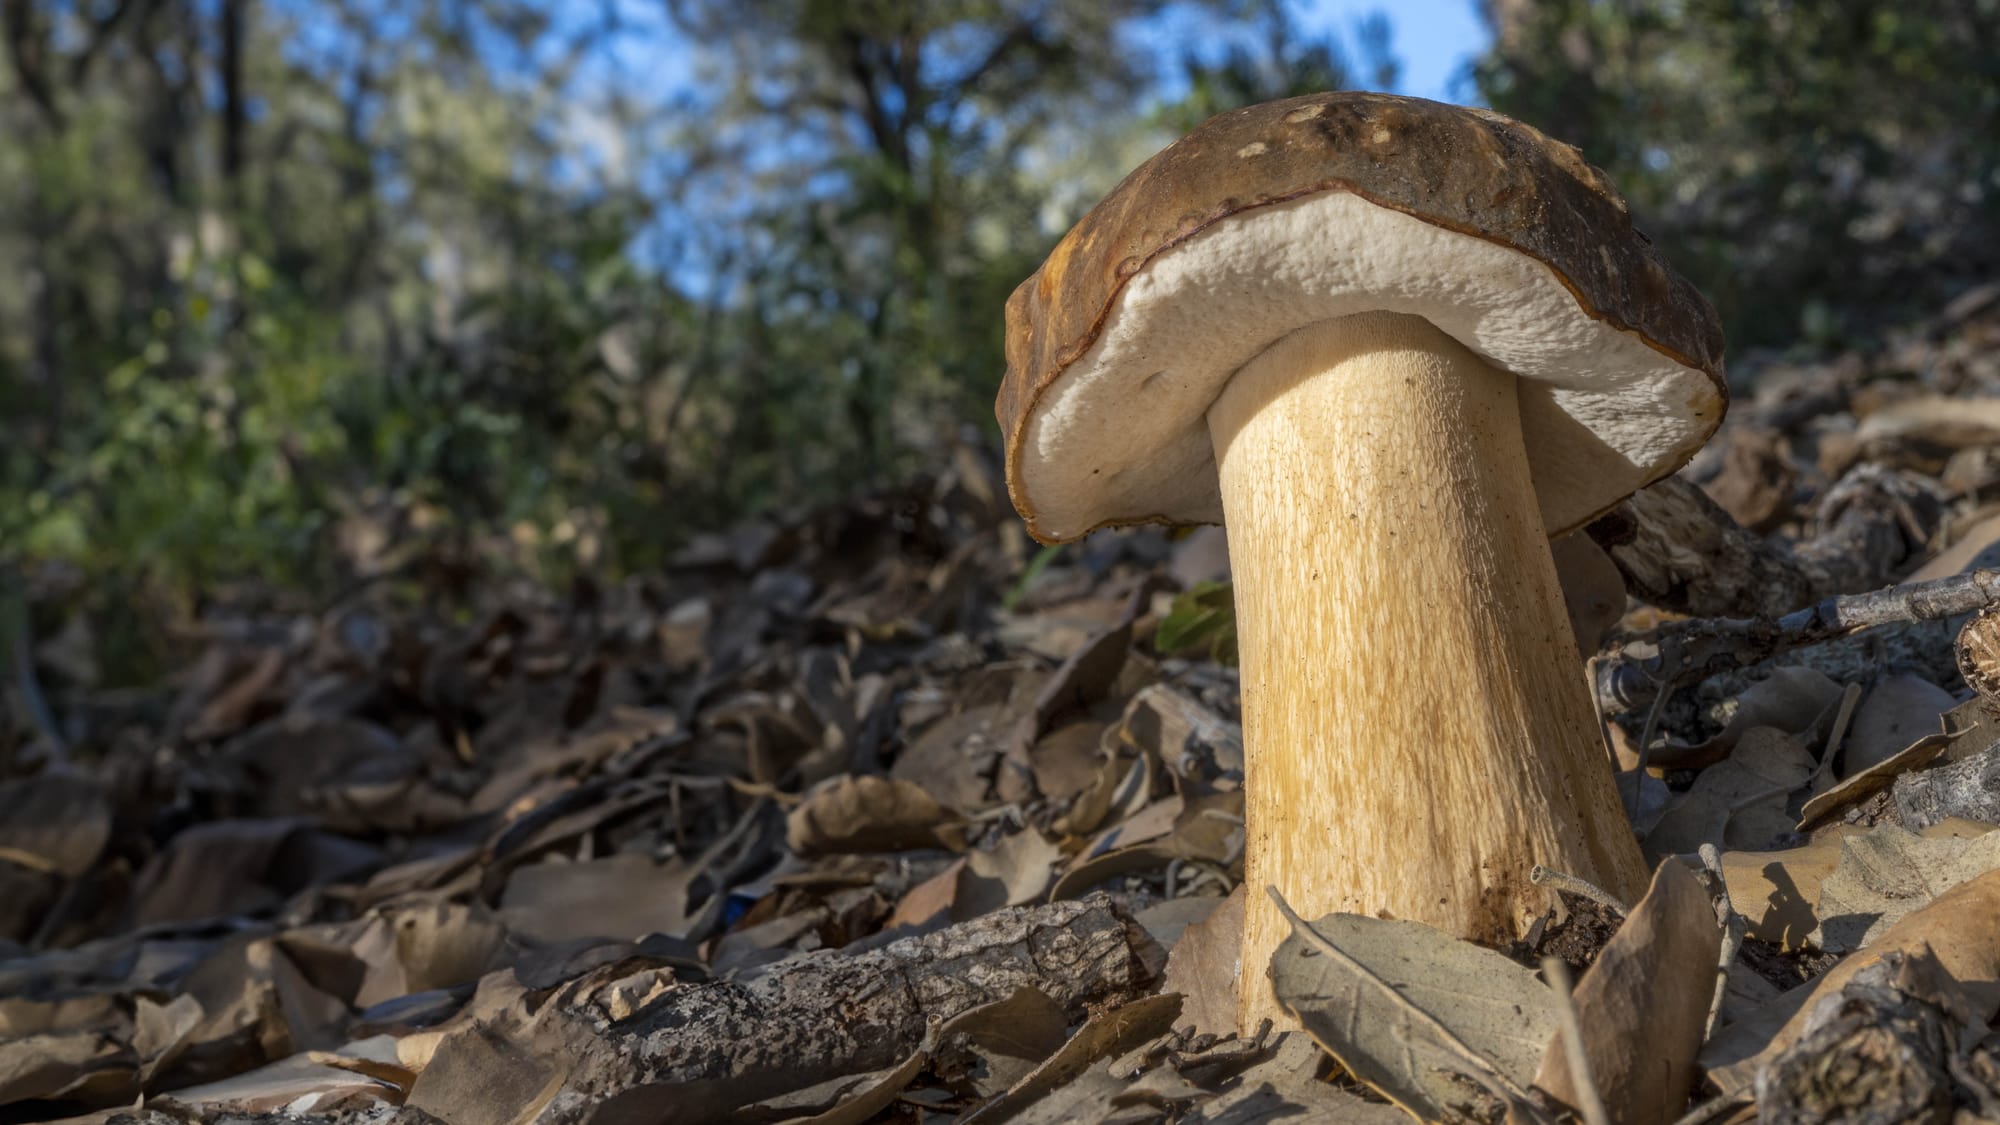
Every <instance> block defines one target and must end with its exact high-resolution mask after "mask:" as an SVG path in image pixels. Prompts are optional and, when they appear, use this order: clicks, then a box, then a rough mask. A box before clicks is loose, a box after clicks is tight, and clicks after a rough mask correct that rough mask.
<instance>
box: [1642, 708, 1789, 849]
mask: <svg viewBox="0 0 2000 1125" xmlns="http://www.w3.org/2000/svg"><path fill="white" fill-rule="evenodd" d="M1812 771H1813V759H1812V755H1811V754H1810V753H1809V752H1807V750H1806V748H1805V747H1804V746H1802V745H1800V744H1799V742H1798V740H1797V739H1796V738H1794V737H1793V736H1792V735H1790V734H1787V733H1786V732H1784V731H1782V730H1779V729H1777V728H1775V727H1753V728H1751V729H1750V730H1748V731H1745V732H1743V734H1742V736H1741V737H1740V738H1738V739H1737V742H1736V745H1735V747H1734V748H1733V749H1732V750H1731V751H1730V753H1729V758H1728V759H1727V760H1726V761H1722V762H1717V763H1716V764H1714V765H1712V766H1710V767H1708V768H1707V769H1705V770H1703V771H1701V775H1700V776H1698V777H1696V778H1695V782H1694V785H1693V786H1692V787H1690V788H1689V789H1688V791H1687V792H1686V793H1683V794H1681V796H1680V798H1679V799H1678V800H1676V801H1675V802H1674V803H1672V804H1670V805H1669V806H1667V811H1666V812H1665V813H1664V814H1663V815H1662V816H1661V817H1660V820H1659V823H1658V824H1656V825H1654V827H1653V830H1652V831H1651V832H1649V833H1647V834H1646V840H1645V845H1646V853H1647V855H1648V856H1650V857H1651V858H1652V859H1653V860H1654V861H1655V862H1657V861H1659V860H1661V859H1664V858H1666V857H1668V856H1673V855H1686V854H1692V853H1694V852H1696V851H1699V850H1700V848H1701V846H1702V845H1703V844H1714V845H1716V846H1718V847H1733V848H1757V847H1761V846H1763V845H1764V844H1766V843H1768V842H1770V841H1771V840H1772V839H1774V838H1776V837H1778V836H1781V835H1783V834H1785V833H1787V832H1790V831H1791V830H1792V824H1793V820H1792V818H1791V817H1790V816H1789V815H1787V814H1786V812H1785V804H1786V801H1787V799H1788V797H1789V796H1790V794H1791V793H1792V792H1794V791H1795V790H1797V789H1798V788H1799V787H1801V786H1803V785H1805V784H1806V782H1807V780H1808V779H1810V778H1811V777H1812Z"/></svg>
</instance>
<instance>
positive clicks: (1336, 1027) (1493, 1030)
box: [1244, 914, 1560, 1121]
mask: <svg viewBox="0 0 2000 1125" xmlns="http://www.w3.org/2000/svg"><path fill="white" fill-rule="evenodd" d="M1290 917H1291V919H1292V934H1291V936H1290V937H1288V938H1286V939H1285V943H1284V944H1283V945H1281V946H1279V947H1278V952H1277V954H1276V955H1275V956H1273V957H1272V959H1271V965H1270V973H1271V984H1272V988H1273V990H1274V991H1275V992H1276V994H1277V997H1278V1002H1279V1003H1280V1004H1282V1005H1284V1006H1285V1009H1286V1010H1287V1011H1289V1012H1291V1013H1292V1014H1293V1015H1294V1016H1295V1017H1297V1019H1298V1021H1299V1023H1300V1024H1301V1025H1302V1026H1303V1027H1304V1028H1305V1030H1306V1033H1307V1034H1309V1035H1311V1036H1312V1037H1313V1039H1315V1040H1317V1041H1318V1043H1319V1045H1320V1046H1322V1047H1325V1048H1326V1049H1327V1052H1328V1053H1330V1054H1331V1055H1333V1057H1334V1058H1336V1059H1338V1060H1339V1061H1340V1064H1341V1065H1342V1066H1344V1067H1346V1068H1347V1071H1348V1073H1350V1074H1352V1075H1353V1076H1354V1077H1355V1078H1357V1079H1359V1080H1361V1081H1362V1082H1365V1083H1367V1084H1368V1085H1369V1086H1371V1087H1373V1088H1374V1089H1375V1090H1376V1091H1377V1092H1379V1093H1381V1094H1382V1095H1383V1096H1384V1097H1386V1098H1388V1099H1389V1100H1390V1101H1393V1102H1395V1103H1396V1104H1397V1105H1399V1106H1402V1107H1403V1108H1404V1109H1405V1110H1408V1111H1409V1112H1410V1113H1412V1114H1415V1115H1416V1116H1418V1117H1420V1118H1422V1119H1424V1120H1426V1121H1430V1120H1437V1119H1441V1118H1449V1117H1451V1116H1452V1115H1453V1114H1455V1113H1457V1112H1459V1107H1463V1106H1465V1105H1466V1104H1467V1103H1469V1102H1474V1101H1482V1100H1485V1099H1486V1098H1487V1097H1490V1095H1489V1094H1488V1090H1489V1089H1491V1088H1493V1087H1495V1086H1498V1087H1500V1088H1502V1089H1507V1088H1508V1087H1511V1090H1510V1091H1509V1092H1510V1093H1514V1094H1516V1096H1519V1095H1518V1093H1517V1092H1519V1091H1522V1090H1524V1089H1525V1087H1526V1086H1527V1085H1528V1083H1529V1082H1531V1081H1532V1080H1533V1079H1534V1076H1535V1068H1536V1066H1537V1064H1539V1063H1540V1062H1541V1058H1542V1051H1543V1049H1544V1048H1545V1047H1546V1046H1547V1045H1548V1042H1549V1040H1550V1039H1551V1038H1553V1037H1554V1035H1555V1033H1556V1028H1557V1025H1558V1022H1559V1018H1560V1017H1559V1014H1558V1009H1557V1001H1556V998H1555V994H1554V993H1552V992H1550V991H1549V989H1548V987H1547V986H1546V985H1544V984H1543V983H1542V982H1541V981H1540V980H1539V979H1538V978H1537V977H1536V976H1535V974H1534V973H1532V972H1530V971H1529V970H1527V969H1525V968H1522V967H1521V966H1520V965H1517V964H1515V963H1514V962H1513V961H1510V960H1508V959H1507V958H1506V957H1504V956H1502V955H1501V954H1498V953H1495V952H1494V951H1492V950H1490V949H1483V948H1481V947H1479V946H1476V945H1473V944H1472V943H1471V942H1466V941H1460V940H1458V939H1457V938H1454V937H1452V936H1450V935H1449V934H1446V933H1444V932H1443V931H1441V930H1435V929H1432V928H1431V927H1429V926H1425V925H1421V924H1419V923H1416V922H1400V921H1388V920H1384V919H1381V918H1367V917H1363V916H1361V915H1358V914H1329V915H1327V916H1325V917H1323V918H1321V919H1319V920H1318V921H1316V922H1312V923H1307V922H1305V921H1304V920H1303V919H1300V918H1298V916H1297V915H1291V916H1290ZM1244 971H1246V972H1251V971H1255V968H1254V966H1245V967H1244Z"/></svg>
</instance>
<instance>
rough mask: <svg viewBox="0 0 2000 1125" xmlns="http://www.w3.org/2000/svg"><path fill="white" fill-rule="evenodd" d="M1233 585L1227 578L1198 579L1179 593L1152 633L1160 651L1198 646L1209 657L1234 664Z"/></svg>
mask: <svg viewBox="0 0 2000 1125" xmlns="http://www.w3.org/2000/svg"><path fill="white" fill-rule="evenodd" d="M1235 599H1236V587H1235V585H1234V584H1233V583H1229V582H1200V583H1196V584H1195V586H1194V588H1193V589H1191V590H1188V591H1186V592H1184V593H1181V594H1178V595H1176V596H1175V598H1174V604H1173V608H1172V609H1170V610H1168V611H1167V616H1166V618H1165V619H1164V620H1162V621H1161V622H1160V628H1159V631H1158V632H1156V633H1154V634H1153V648H1154V649H1155V650H1156V651H1158V652H1159V653H1160V654H1161V655H1163V656H1164V655H1168V654H1171V653H1176V652H1184V651H1186V650H1188V649H1190V648H1195V647H1197V646H1198V647H1200V648H1201V649H1202V650H1203V652H1205V653H1206V654H1207V655H1208V658H1209V659H1211V660H1216V661H1220V662H1221V663H1223V664H1228V665H1231V666H1232V667H1233V666H1234V665H1235V664H1236V600H1235Z"/></svg>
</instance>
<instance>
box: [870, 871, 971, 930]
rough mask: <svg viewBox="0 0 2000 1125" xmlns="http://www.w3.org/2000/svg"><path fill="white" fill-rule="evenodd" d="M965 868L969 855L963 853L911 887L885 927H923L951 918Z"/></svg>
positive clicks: (886, 928)
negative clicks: (961, 873) (960, 876)
mask: <svg viewBox="0 0 2000 1125" xmlns="http://www.w3.org/2000/svg"><path fill="white" fill-rule="evenodd" d="M964 869H965V857H964V856H960V857H959V858H957V859H955V860H952V861H951V864H950V865H949V866H947V867H946V868H945V869H944V870H942V871H940V872H938V873H937V874H935V875H933V876H931V877H930V878H928V879H925V880H924V881H923V882H921V883H918V884H917V885H916V886H914V887H911V888H910V889H909V890H908V891H906V892H905V893H904V894H903V897H902V898H901V899H900V900H899V901H898V902H897V903H896V909H895V910H894V911H893V912H891V913H890V915H889V920H888V921H887V922H884V923H883V924H882V928H883V929H884V930H893V929H895V928H896V927H898V926H922V925H927V924H929V923H931V922H934V921H936V920H938V919H940V918H948V917H950V915H951V907H952V902H953V901H954V900H956V899H957V897H958V879H959V872H961V871H963V870H964Z"/></svg>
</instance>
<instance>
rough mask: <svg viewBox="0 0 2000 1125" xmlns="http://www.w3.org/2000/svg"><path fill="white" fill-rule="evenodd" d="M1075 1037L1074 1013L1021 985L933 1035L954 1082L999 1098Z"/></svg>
mask: <svg viewBox="0 0 2000 1125" xmlns="http://www.w3.org/2000/svg"><path fill="white" fill-rule="evenodd" d="M1068 1039H1069V1017H1068V1016H1066V1015H1065V1014H1064V1013H1063V1010H1062V1006H1061V1005H1059V1004H1057V1003H1056V1002H1055V1001H1053V1000H1051V999H1049V998H1048V996H1047V995H1046V994H1044V993H1043V992H1042V991H1041V990H1040V989H1036V988H1021V989H1017V990H1015V992H1014V994H1013V995H1012V996H1009V997H1007V998H1006V999H1005V1000H999V1001H995V1002H994V1003H991V1004H985V1005H982V1006H980V1007H977V1008H974V1009H972V1010H971V1011H969V1012H964V1013H961V1014H959V1015H956V1016H953V1017H952V1018H951V1019H950V1020H947V1021H946V1022H945V1023H944V1025H943V1026H942V1027H940V1028H938V1030H937V1033H936V1035H935V1036H933V1045H932V1048H931V1053H932V1055H933V1056H934V1057H935V1058H936V1059H937V1060H938V1061H937V1062H934V1063H933V1066H932V1069H933V1070H938V1071H940V1073H941V1074H942V1073H945V1072H947V1071H948V1072H949V1073H950V1075H951V1077H950V1078H949V1081H950V1082H951V1084H952V1085H953V1086H954V1087H957V1088H959V1089H962V1090H964V1091H965V1092H967V1093H969V1094H971V1095H972V1096H974V1097H979V1098H993V1097H998V1096H1000V1095H1001V1094H1004V1093H1006V1092H1007V1091H1008V1090H1011V1089H1013V1088H1014V1087H1015V1086H1018V1085H1020V1084H1021V1082H1023V1081H1024V1080H1025V1079H1026V1078H1027V1077H1028V1075H1029V1074H1030V1073H1032V1072H1033V1071H1034V1070H1035V1068H1036V1067H1039V1066H1040V1065H1041V1064H1042V1062H1043V1061H1044V1060H1046V1059H1048V1058H1050V1057H1051V1056H1053V1055H1054V1054H1055V1053H1056V1052H1057V1051H1060V1050H1061V1049H1062V1048H1063V1045H1064V1044H1065V1042H1066V1041H1067V1040H1068Z"/></svg>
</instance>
